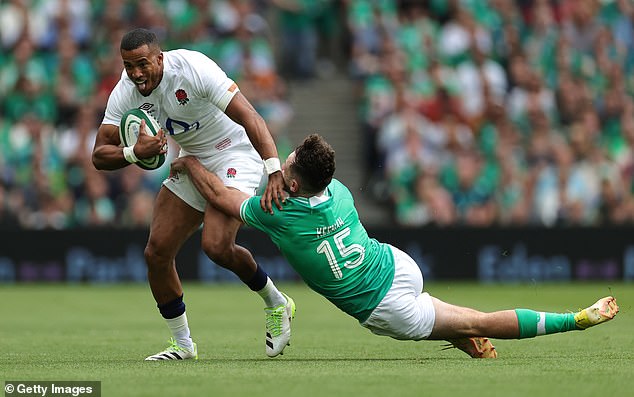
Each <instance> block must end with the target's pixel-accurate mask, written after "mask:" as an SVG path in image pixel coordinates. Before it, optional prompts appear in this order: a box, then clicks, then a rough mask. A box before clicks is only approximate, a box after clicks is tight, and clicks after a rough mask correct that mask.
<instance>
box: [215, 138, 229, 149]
mask: <svg viewBox="0 0 634 397" xmlns="http://www.w3.org/2000/svg"><path fill="white" fill-rule="evenodd" d="M229 146H231V138H225V139H223V140H222V141H220V142H218V143H216V149H218V150H222V149H226V148H228V147H229Z"/></svg>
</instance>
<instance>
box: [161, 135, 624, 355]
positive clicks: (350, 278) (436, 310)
mask: <svg viewBox="0 0 634 397" xmlns="http://www.w3.org/2000/svg"><path fill="white" fill-rule="evenodd" d="M179 172H185V173H187V174H189V175H190V177H191V179H192V180H193V182H194V185H195V186H196V188H197V189H198V190H199V191H200V193H201V194H202V196H203V197H205V198H206V200H208V201H209V203H210V204H211V205H213V206H215V207H216V208H218V209H219V210H221V211H223V212H225V213H226V214H228V215H230V216H233V217H235V218H237V219H240V220H241V221H242V222H244V223H245V224H247V225H250V226H252V227H254V228H256V229H259V230H261V231H263V232H265V233H266V234H268V235H269V237H270V238H271V240H272V241H273V242H274V243H275V244H276V245H277V247H278V248H279V249H280V251H281V252H282V254H283V255H284V257H286V259H287V260H288V262H289V263H290V265H291V266H292V267H293V268H294V269H295V270H296V271H297V273H298V274H299V275H300V276H301V277H302V279H303V280H304V281H305V282H306V284H307V285H308V286H309V287H310V288H311V289H313V290H314V291H316V292H317V293H319V294H321V295H323V296H324V297H325V298H326V299H328V300H329V301H330V302H332V303H333V304H334V305H335V306H337V307H338V308H339V309H341V310H343V311H344V312H346V313H348V314H349V315H351V316H353V317H354V318H356V319H357V320H358V321H359V323H360V324H361V325H362V326H363V327H365V328H368V329H369V330H370V331H372V332H373V333H375V334H378V335H385V336H390V337H392V338H394V339H399V340H423V339H428V340H447V341H449V342H450V343H451V344H452V345H453V346H455V347H457V348H459V349H461V350H463V351H464V352H466V353H467V354H469V355H470V356H471V357H474V358H495V357H497V352H496V350H495V347H494V346H493V344H492V343H491V341H490V340H489V339H488V337H491V338H501V339H514V338H518V339H519V338H531V337H535V336H538V335H545V334H552V333H556V332H566V331H573V330H583V329H586V328H588V327H591V326H594V325H597V324H601V323H603V322H605V321H608V320H611V319H612V318H614V316H615V315H616V313H618V311H619V308H618V306H617V304H616V300H615V299H614V298H613V297H611V296H608V297H605V298H602V299H599V300H598V301H597V302H596V303H595V304H594V305H592V306H590V307H588V308H586V309H583V310H581V311H579V312H577V313H545V312H538V311H534V310H528V309H515V310H502V311H496V312H492V313H485V312H480V311H477V310H474V309H470V308H466V307H460V306H455V305H452V304H449V303H446V302H443V301H441V300H439V299H437V298H435V297H432V296H430V295H429V294H428V293H426V292H422V291H423V276H422V274H421V271H420V268H419V266H418V265H417V264H416V263H415V262H414V260H413V259H412V258H411V257H410V256H409V255H407V254H406V253H405V252H403V251H401V250H399V249H398V248H396V247H394V246H391V245H389V244H385V243H381V242H379V241H377V240H375V239H373V238H370V237H369V236H368V234H367V232H366V230H365V228H364V227H363V225H362V224H361V222H360V221H359V216H358V214H357V211H356V209H355V207H354V201H353V198H352V194H351V193H350V191H349V190H348V189H347V188H346V187H345V186H344V185H343V184H342V183H341V182H339V181H338V180H336V179H333V175H334V172H335V152H334V150H333V149H332V147H331V146H330V145H329V144H328V143H327V142H326V141H325V140H324V139H323V138H322V137H321V136H319V135H310V136H309V137H307V138H306V139H305V140H304V142H303V143H302V144H301V145H300V146H298V147H297V148H296V149H295V151H294V152H292V153H291V154H290V155H289V156H288V159H287V160H286V162H285V163H284V164H283V166H282V173H283V176H284V181H285V184H286V191H287V193H288V197H286V199H285V200H284V201H283V203H282V210H279V209H278V208H273V209H272V210H271V211H270V212H265V211H264V210H263V209H262V208H261V206H260V198H259V197H257V196H256V197H249V196H248V195H247V194H245V193H243V192H240V191H238V190H235V189H228V188H226V187H225V186H224V185H223V183H222V182H221V180H220V179H219V178H218V177H217V176H216V175H214V174H213V173H211V172H208V171H207V170H206V169H205V168H204V167H203V166H202V165H201V164H200V162H199V161H198V160H197V159H196V158H195V157H191V156H189V157H183V158H179V159H177V160H175V161H174V162H173V163H172V173H179Z"/></svg>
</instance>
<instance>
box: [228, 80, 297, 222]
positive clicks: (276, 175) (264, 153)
mask: <svg viewBox="0 0 634 397" xmlns="http://www.w3.org/2000/svg"><path fill="white" fill-rule="evenodd" d="M225 113H226V114H227V116H229V118H231V119H232V120H233V121H235V122H236V123H238V124H240V125H242V126H243V127H244V129H245V130H246V133H247V135H248V136H249V140H250V141H251V143H252V144H253V147H254V148H255V150H257V151H258V153H259V154H260V157H262V159H264V165H265V169H266V172H267V174H268V175H269V181H268V184H267V185H266V190H265V192H264V194H263V195H262V199H261V201H260V206H261V207H262V209H263V210H265V211H267V212H270V213H273V207H272V202H275V206H276V207H277V208H278V209H280V210H281V209H282V203H281V200H282V199H283V197H284V178H283V177H282V172H281V166H280V159H279V157H278V154H277V148H276V146H275V141H273V137H272V136H271V132H270V131H269V129H268V127H267V126H266V122H265V121H264V119H263V118H262V116H260V114H259V113H258V112H257V111H256V110H255V108H254V107H253V105H251V103H250V102H249V101H248V100H247V98H246V97H245V96H244V95H242V93H241V92H240V91H238V92H237V93H236V94H235V95H234V96H233V98H232V99H231V101H230V102H229V104H228V105H227V108H226V109H225Z"/></svg>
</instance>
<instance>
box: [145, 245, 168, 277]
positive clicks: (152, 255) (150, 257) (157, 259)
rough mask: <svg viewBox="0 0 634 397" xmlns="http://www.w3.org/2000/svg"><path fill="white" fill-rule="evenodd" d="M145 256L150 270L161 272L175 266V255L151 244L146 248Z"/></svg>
mask: <svg viewBox="0 0 634 397" xmlns="http://www.w3.org/2000/svg"><path fill="white" fill-rule="evenodd" d="M143 256H144V257H145V263H146V264H147V267H148V269H153V270H159V269H164V268H168V267H171V266H173V265H174V258H175V254H173V253H171V252H170V251H169V250H166V249H164V248H161V247H160V246H158V245H156V244H152V243H151V242H148V244H147V245H146V246H145V250H144V251H143Z"/></svg>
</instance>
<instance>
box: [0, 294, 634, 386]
mask: <svg viewBox="0 0 634 397" xmlns="http://www.w3.org/2000/svg"><path fill="white" fill-rule="evenodd" d="M429 284H430V285H429V286H427V290H428V291H429V292H430V293H431V294H432V295H435V296H437V297H438V298H440V299H443V300H445V301H448V302H451V303H455V304H460V305H466V306H471V307H475V308H478V309H481V310H487V311H488V310H495V309H503V308H515V307H525V308H533V309H538V310H545V311H563V312H566V311H574V310H577V309H578V308H580V307H585V306H587V305H589V304H592V303H594V302H595V300H596V299H598V298H599V297H602V296H604V295H608V294H614V296H616V297H617V300H618V301H619V304H620V307H621V313H620V314H619V315H618V317H617V318H616V319H615V320H614V321H612V322H610V323H607V324H605V325H601V326H599V327H596V328H593V329H590V330H587V331H584V332H570V333H566V334H557V335H549V336H544V337H538V338H535V339H527V340H495V341H494V343H495V345H496V347H497V349H498V352H499V356H500V357H499V358H498V359H497V360H474V359H471V358H469V357H468V356H466V355H465V354H464V353H462V352H460V351H458V350H456V349H451V350H444V351H443V350H441V346H442V344H443V343H442V342H438V341H422V342H409V341H408V342H401V341H395V340H391V339H389V338H385V337H378V336H374V335H372V334H371V333H369V332H368V331H367V330H365V329H364V328H362V327H360V326H359V325H358V324H357V323H356V321H355V320H354V319H352V318H351V317H348V316H346V315H345V314H343V313H341V312H340V311H339V310H338V309H336V308H335V307H334V306H332V305H330V304H329V303H328V302H326V301H325V299H323V298H321V297H320V296H318V295H316V294H315V293H313V292H311V291H309V290H308V289H307V288H306V287H304V286H303V285H297V284H282V285H281V289H282V290H284V291H285V292H287V293H288V294H289V295H291V296H293V298H294V299H295V301H296V303H297V306H298V311H297V317H296V319H295V321H294V323H293V325H294V326H293V339H292V345H291V346H290V347H288V348H287V350H286V353H285V354H284V356H282V357H278V358H275V359H269V358H267V357H266V356H265V354H264V312H263V311H262V304H261V301H260V299H259V297H257V295H255V294H253V293H251V292H250V291H248V289H247V288H246V287H243V286H241V285H237V284H236V285H200V284H187V285H185V300H186V303H187V304H188V309H187V312H188V317H189V321H190V326H191V329H192V334H193V337H194V338H195V340H196V342H197V343H198V348H199V356H200V359H199V360H198V361H197V362H193V361H187V362H144V361H143V358H144V357H145V356H146V355H149V354H151V353H155V352H157V351H158V350H160V349H162V348H164V347H165V346H166V341H167V339H168V338H169V334H168V331H167V327H166V326H165V324H164V322H163V321H162V319H161V317H160V315H159V313H158V311H157V310H156V307H155V305H154V301H153V300H152V297H151V294H150V291H149V289H148V287H147V286H145V285H94V286H81V285H17V286H0V302H1V303H0V340H1V342H0V345H1V346H2V355H1V356H0V380H99V381H101V382H102V395H103V396H203V395H205V396H214V397H215V396H302V397H309V396H333V397H336V396H399V397H400V396H531V397H534V396H558V397H559V396H561V397H563V396H570V395H574V396H575V397H582V396H631V395H632V394H631V393H632V390H634V379H632V376H631V374H632V373H634V337H633V336H632V335H634V334H633V333H632V330H633V329H634V316H633V315H632V302H634V286H632V285H630V284H617V283H613V284H608V283H601V284H598V283H597V284H564V285H559V284H534V285H519V284H518V285H477V284H448V283H429Z"/></svg>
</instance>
